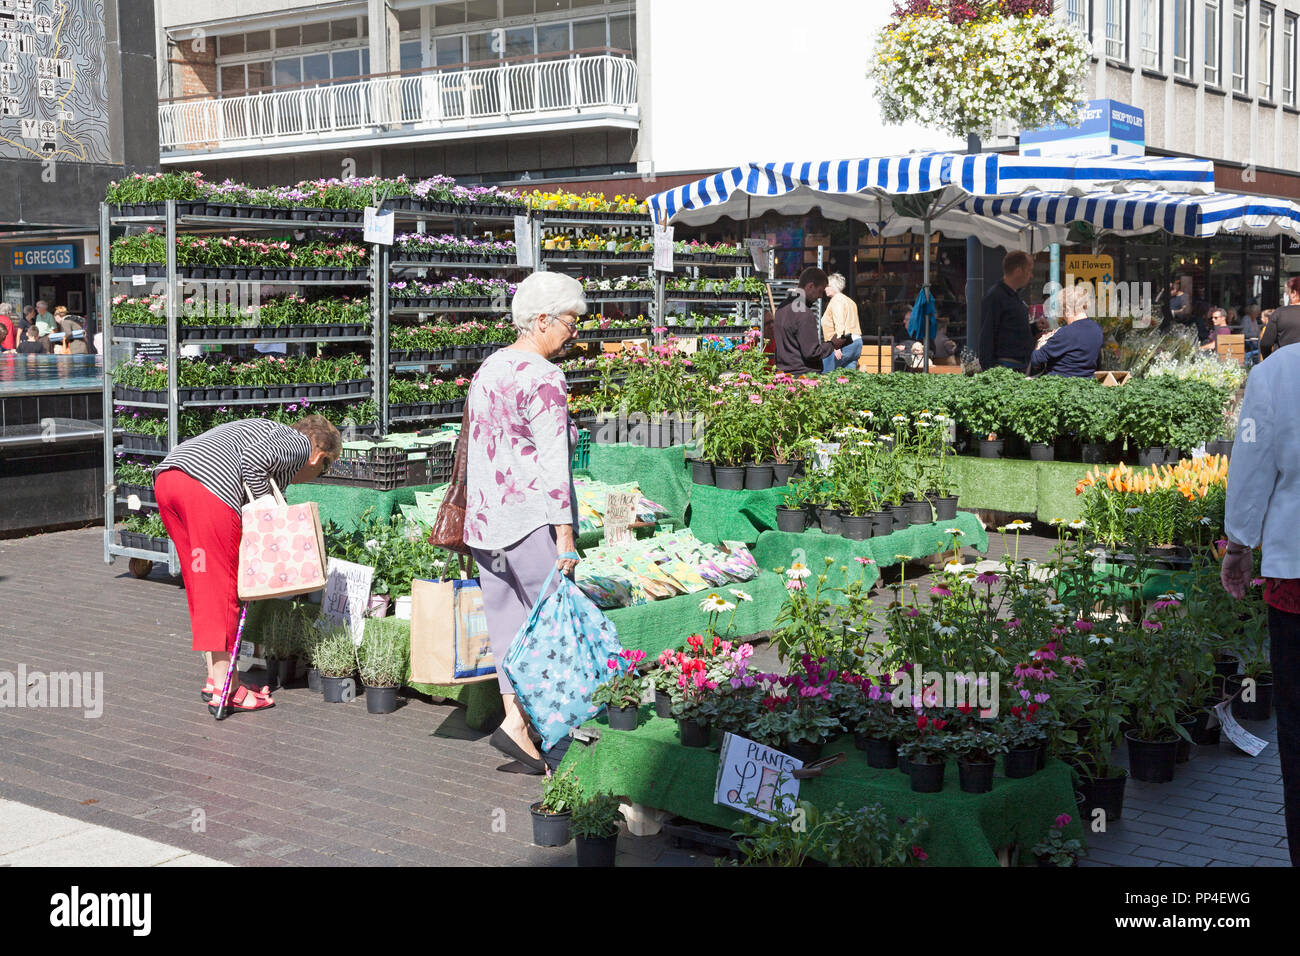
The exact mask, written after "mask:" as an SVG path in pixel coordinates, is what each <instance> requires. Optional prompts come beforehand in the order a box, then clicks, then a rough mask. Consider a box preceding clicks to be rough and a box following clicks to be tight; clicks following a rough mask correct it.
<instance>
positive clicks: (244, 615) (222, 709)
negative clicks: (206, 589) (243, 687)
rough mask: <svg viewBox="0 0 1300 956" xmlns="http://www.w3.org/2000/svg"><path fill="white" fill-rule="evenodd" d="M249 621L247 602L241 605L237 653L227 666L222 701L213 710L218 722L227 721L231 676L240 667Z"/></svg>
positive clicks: (237, 632)
mask: <svg viewBox="0 0 1300 956" xmlns="http://www.w3.org/2000/svg"><path fill="white" fill-rule="evenodd" d="M247 619H248V602H247V601H245V602H243V603H241V604H240V605H239V630H237V631H236V632H235V651H234V653H233V654H231V655H230V663H229V664H228V665H226V681H225V683H224V684H222V685H221V701H220V703H218V704H217V707H216V709H215V710H212V708H211V707H209V708H208V709H209V710H212V716H213V717H215V718H216V719H217V720H225V718H226V703H227V698H228V697H229V695H230V675H231V673H232V672H234V671H235V670H236V669H237V668H238V667H239V645H240V644H242V643H243V640H244V621H246V620H247Z"/></svg>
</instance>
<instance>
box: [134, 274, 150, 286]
mask: <svg viewBox="0 0 1300 956" xmlns="http://www.w3.org/2000/svg"><path fill="white" fill-rule="evenodd" d="M146 281H147V277H146V276H145V274H144V273H143V272H137V273H135V274H134V275H132V276H131V285H144V284H145V282H146Z"/></svg>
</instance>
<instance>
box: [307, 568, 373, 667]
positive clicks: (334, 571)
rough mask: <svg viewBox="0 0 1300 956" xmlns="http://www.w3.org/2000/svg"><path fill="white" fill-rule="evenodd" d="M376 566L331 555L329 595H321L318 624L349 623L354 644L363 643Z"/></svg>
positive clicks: (323, 625) (327, 580)
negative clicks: (355, 562)
mask: <svg viewBox="0 0 1300 956" xmlns="http://www.w3.org/2000/svg"><path fill="white" fill-rule="evenodd" d="M374 576H375V569H374V568H372V567H370V566H369V565H365V564H353V563H352V562H351V561H340V560H339V559H338V558H330V559H329V565H328V567H327V568H326V571H325V595H324V597H322V598H321V608H320V619H319V623H318V626H320V627H329V626H331V625H333V624H346V625H347V626H348V627H349V628H350V629H351V631H352V643H353V644H356V645H358V646H360V644H361V635H362V633H363V632H364V631H365V629H366V621H365V616H366V607H367V606H368V605H369V603H370V582H371V580H372V579H373V578H374Z"/></svg>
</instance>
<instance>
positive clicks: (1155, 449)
mask: <svg viewBox="0 0 1300 956" xmlns="http://www.w3.org/2000/svg"><path fill="white" fill-rule="evenodd" d="M1164 463H1165V448H1164V446H1163V445H1153V446H1151V447H1149V448H1143V449H1142V450H1141V451H1139V452H1138V465H1139V466H1140V467H1143V468H1146V467H1149V466H1151V465H1163V464H1164Z"/></svg>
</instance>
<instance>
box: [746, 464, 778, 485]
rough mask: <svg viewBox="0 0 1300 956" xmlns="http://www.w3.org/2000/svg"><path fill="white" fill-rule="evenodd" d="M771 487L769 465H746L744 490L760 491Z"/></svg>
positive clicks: (770, 469) (770, 467)
mask: <svg viewBox="0 0 1300 956" xmlns="http://www.w3.org/2000/svg"><path fill="white" fill-rule="evenodd" d="M771 487H772V466H771V465H746V466H745V490H746V491H762V490H764V489H765V488H771Z"/></svg>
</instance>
